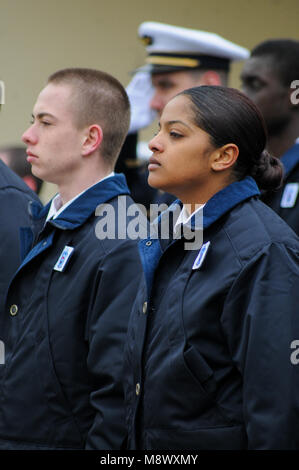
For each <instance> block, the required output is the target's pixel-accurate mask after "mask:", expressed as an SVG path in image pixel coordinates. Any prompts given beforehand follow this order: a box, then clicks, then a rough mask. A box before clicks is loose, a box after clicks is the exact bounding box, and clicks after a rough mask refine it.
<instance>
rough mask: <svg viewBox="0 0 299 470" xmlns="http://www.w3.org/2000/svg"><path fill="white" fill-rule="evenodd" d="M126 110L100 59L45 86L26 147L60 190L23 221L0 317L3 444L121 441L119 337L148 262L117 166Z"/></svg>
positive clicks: (109, 444)
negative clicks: (133, 229) (28, 223)
mask: <svg viewBox="0 0 299 470" xmlns="http://www.w3.org/2000/svg"><path fill="white" fill-rule="evenodd" d="M129 120H130V109H129V101H128V98H127V95H126V93H125V90H124V89H123V87H122V86H121V84H120V83H119V82H118V81H117V80H116V79H115V78H113V77H111V76H110V75H108V74H106V73H103V72H100V71H96V70H90V69H65V70H62V71H58V72H56V73H54V74H53V75H52V76H50V78H49V79H48V83H47V85H46V87H45V88H44V89H43V90H42V91H41V93H40V94H39V96H38V98H37V101H36V104H35V106H34V109H33V114H32V125H31V126H30V127H29V129H27V131H26V132H25V133H24V135H23V141H24V142H25V143H26V145H27V155H28V157H27V159H28V161H29V162H30V163H31V165H32V172H33V173H34V174H35V175H36V176H38V177H39V178H41V179H43V180H46V181H49V182H52V183H55V184H57V186H58V191H59V192H58V194H57V196H56V197H55V198H54V199H53V200H52V201H51V202H50V203H49V204H48V205H47V206H46V207H45V208H44V209H43V210H42V211H40V210H38V208H37V210H36V212H35V220H36V224H37V225H39V228H40V232H39V235H38V237H37V238H36V239H35V240H34V239H33V237H32V233H31V231H30V229H28V230H27V231H25V230H24V231H23V238H22V249H23V253H24V259H23V262H22V264H21V266H20V268H19V270H18V271H17V273H16V274H15V276H14V278H13V280H12V282H11V284H10V288H9V290H8V296H7V299H6V312H5V315H4V316H3V318H1V319H0V331H1V336H2V338H1V340H2V341H3V342H4V344H5V364H3V365H1V366H0V388H1V396H2V401H1V406H0V448H1V449H84V448H85V449H118V448H119V447H120V446H121V443H122V440H123V435H124V423H123V392H122V386H121V378H122V377H121V376H122V359H123V340H124V336H125V334H126V329H127V320H128V316H129V312H130V309H131V304H132V302H133V300H134V298H135V293H136V289H137V284H138V281H139V277H140V273H141V267H140V262H139V256H138V252H137V249H136V243H137V242H136V240H132V239H130V236H129V234H128V233H127V230H126V229H127V227H128V224H129V222H130V218H129V216H127V213H128V212H127V211H126V208H127V207H131V206H132V205H133V204H134V203H133V200H132V199H131V198H130V196H129V191H128V188H127V185H126V181H125V178H124V176H123V175H120V174H119V175H115V174H114V172H113V169H114V165H115V162H116V159H117V156H118V153H119V151H120V148H121V146H122V143H123V140H124V138H125V136H126V133H127V130H128V127H129ZM133 208H134V206H133ZM133 212H134V211H133V210H132V209H131V213H133ZM99 216H102V217H99ZM131 219H132V217H131ZM103 220H104V222H105V223H102V222H103ZM140 221H141V219H140V217H139V222H140ZM144 223H145V224H146V220H144ZM105 226H106V229H105ZM131 238H134V237H131Z"/></svg>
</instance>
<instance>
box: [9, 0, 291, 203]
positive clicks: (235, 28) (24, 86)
mask: <svg viewBox="0 0 299 470" xmlns="http://www.w3.org/2000/svg"><path fill="white" fill-rule="evenodd" d="M298 17H299V1H298V0H263V1H262V2H261V1H260V0H226V1H222V0H172V1H170V0H147V1H145V0H126V1H125V0H0V59H1V61H0V64H1V66H0V80H2V81H4V83H5V105H4V106H2V111H1V114H0V146H3V145H16V144H20V142H21V140H20V138H21V135H22V133H23V131H24V130H25V129H26V128H27V127H28V125H29V122H30V116H31V112H32V107H33V105H34V102H35V100H36V97H37V94H38V93H39V91H40V90H41V88H42V87H43V86H44V84H45V81H46V78H47V77H48V75H49V74H51V73H52V72H54V71H55V70H58V69H60V68H64V67H70V66H81V67H93V68H99V69H102V70H105V71H106V72H109V73H111V74H112V75H114V76H115V77H117V78H118V79H119V80H120V81H121V83H122V84H123V85H124V86H126V85H127V84H128V83H129V81H130V71H132V70H134V69H135V68H136V67H138V66H140V65H142V64H143V61H144V57H145V50H144V47H143V46H142V44H141V42H140V41H139V40H138V38H137V29H138V25H139V24H140V23H141V22H142V21H160V22H164V23H170V24H174V25H178V26H184V27H189V28H195V29H202V30H205V31H211V32H215V33H218V34H220V35H222V36H223V37H225V38H226V39H229V40H231V41H233V42H236V43H238V44H240V45H242V46H245V47H247V48H249V49H251V48H252V47H253V46H255V45H256V44H257V43H259V42H261V41H262V40H264V39H268V38H273V37H276V38H278V37H291V38H295V39H299V28H298ZM298 60H299V58H298ZM241 68H242V64H234V65H233V67H232V74H231V81H230V85H231V86H234V87H236V88H238V87H239V83H240V82H239V73H240V70H241ZM298 79H299V77H298ZM150 136H151V130H147V131H143V134H142V135H141V138H144V139H147V138H149V137H150ZM46 198H47V196H46Z"/></svg>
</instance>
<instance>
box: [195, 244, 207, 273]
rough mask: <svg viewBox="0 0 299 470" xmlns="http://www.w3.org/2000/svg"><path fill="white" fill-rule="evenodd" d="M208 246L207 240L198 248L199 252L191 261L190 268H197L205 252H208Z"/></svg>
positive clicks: (202, 260)
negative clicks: (192, 261)
mask: <svg viewBox="0 0 299 470" xmlns="http://www.w3.org/2000/svg"><path fill="white" fill-rule="evenodd" d="M209 246H210V242H207V243H204V244H203V245H202V247H201V249H200V250H199V253H198V255H197V257H196V259H195V261H194V263H193V266H192V269H199V268H200V267H201V265H202V263H203V262H204V259H205V257H206V255H207V252H208V249H209Z"/></svg>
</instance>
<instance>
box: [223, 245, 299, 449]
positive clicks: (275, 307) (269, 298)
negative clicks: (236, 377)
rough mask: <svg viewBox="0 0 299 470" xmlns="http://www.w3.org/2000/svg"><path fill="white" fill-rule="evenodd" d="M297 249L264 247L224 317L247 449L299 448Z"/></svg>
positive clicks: (232, 293)
mask: <svg viewBox="0 0 299 470" xmlns="http://www.w3.org/2000/svg"><path fill="white" fill-rule="evenodd" d="M298 261H299V259H298V248H297V249H296V247H295V248H294V249H292V248H286V247H285V246H284V245H282V244H272V245H271V246H268V247H265V248H264V250H263V252H262V253H260V254H259V256H258V257H256V258H255V259H253V260H251V262H250V263H249V264H248V265H247V266H246V267H244V269H243V271H242V272H241V274H240V276H239V277H238V278H237V280H236V281H235V283H234V285H233V287H232V288H231V290H230V292H229V294H228V296H227V300H226V303H225V308H224V312H223V316H222V324H223V328H224V331H225V333H226V335H227V338H228V344H229V348H230V351H231V355H232V358H233V361H234V363H235V365H236V366H237V368H238V369H239V371H240V373H241V375H242V378H243V414H244V422H245V426H246V431H247V436H248V448H249V449H268V450H269V449H298V447H299V393H298V390H299V364H297V362H299V361H294V360H293V358H294V350H293V349H292V347H293V346H294V344H295V345H296V344H299V342H298V343H294V341H295V340H299V296H298V293H299V282H298V281H299V275H298V271H299V268H298Z"/></svg>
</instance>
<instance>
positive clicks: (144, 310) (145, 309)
mask: <svg viewBox="0 0 299 470" xmlns="http://www.w3.org/2000/svg"><path fill="white" fill-rule="evenodd" d="M142 311H143V313H146V312H147V302H144V304H143V306H142Z"/></svg>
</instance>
